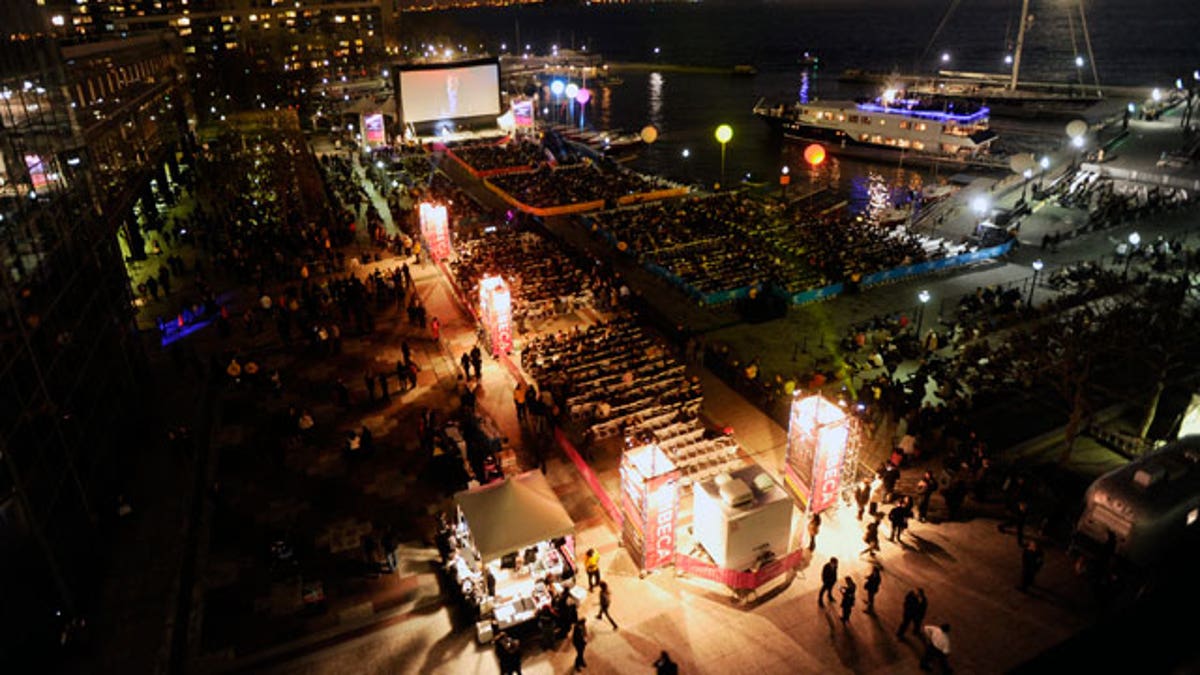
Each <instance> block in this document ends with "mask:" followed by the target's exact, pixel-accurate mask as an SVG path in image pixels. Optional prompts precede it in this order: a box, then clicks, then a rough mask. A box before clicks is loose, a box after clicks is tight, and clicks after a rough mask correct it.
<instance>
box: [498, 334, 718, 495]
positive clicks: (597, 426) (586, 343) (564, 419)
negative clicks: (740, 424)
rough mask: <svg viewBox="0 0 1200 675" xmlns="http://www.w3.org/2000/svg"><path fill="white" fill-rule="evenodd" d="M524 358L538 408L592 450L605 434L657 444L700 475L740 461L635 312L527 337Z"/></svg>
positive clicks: (692, 383)
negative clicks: (709, 425) (537, 392)
mask: <svg viewBox="0 0 1200 675" xmlns="http://www.w3.org/2000/svg"><path fill="white" fill-rule="evenodd" d="M521 362H522V366H523V367H524V368H525V370H526V372H528V373H529V374H530V375H531V376H532V377H533V378H534V381H535V382H536V386H537V387H538V389H540V391H541V395H540V396H541V397H542V400H541V402H540V403H541V405H542V407H544V408H546V409H548V410H550V411H551V412H550V418H551V419H552V420H553V421H556V422H558V423H559V424H561V425H562V426H563V427H565V428H568V429H571V430H572V431H574V432H575V433H577V434H579V436H580V437H581V438H582V448H583V450H584V452H585V453H586V454H588V455H589V456H590V453H591V452H592V451H593V450H595V449H597V448H599V447H600V444H601V443H604V442H606V441H608V440H609V439H619V440H621V441H622V442H623V443H625V444H630V445H634V446H636V445H641V444H646V443H655V444H656V445H658V447H659V448H660V449H661V450H663V452H665V453H666V454H667V456H668V457H670V458H671V459H672V460H673V461H674V462H675V463H676V466H678V467H679V468H680V469H681V470H682V472H683V473H684V475H685V476H688V477H689V478H695V479H698V480H702V479H704V478H706V477H709V476H712V475H715V474H716V473H718V472H720V471H722V470H727V469H730V468H736V466H737V465H738V464H739V462H740V459H739V458H738V457H737V445H736V443H735V442H734V441H733V439H732V438H729V437H727V436H722V435H719V434H715V433H712V432H710V431H709V430H708V429H706V428H705V427H704V425H703V423H702V422H701V421H700V419H699V415H700V405H701V401H702V398H703V394H702V390H701V387H700V383H699V381H698V380H697V379H696V378H690V377H688V376H687V375H686V366H685V364H683V363H682V362H681V361H679V360H678V359H677V358H676V356H675V354H674V353H673V350H672V349H670V348H669V347H668V346H667V345H665V344H664V343H663V342H662V341H661V340H659V339H658V338H656V337H654V336H653V335H652V334H651V333H649V332H648V331H646V330H645V329H644V328H642V326H641V325H640V324H639V323H638V322H636V321H634V320H633V318H632V317H629V316H620V317H618V318H616V319H614V320H612V321H609V322H606V323H603V324H597V325H594V326H589V327H587V328H585V329H579V328H578V327H575V328H573V329H572V330H570V331H563V332H559V333H553V334H550V335H546V336H544V337H541V338H538V339H534V340H531V341H530V342H529V343H528V344H527V345H526V347H525V349H524V350H523V351H522V354H521ZM621 447H624V446H621Z"/></svg>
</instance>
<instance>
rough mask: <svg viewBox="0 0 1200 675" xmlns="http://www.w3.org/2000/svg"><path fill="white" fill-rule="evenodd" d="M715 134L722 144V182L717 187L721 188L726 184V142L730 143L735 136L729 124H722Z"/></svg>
mask: <svg viewBox="0 0 1200 675" xmlns="http://www.w3.org/2000/svg"><path fill="white" fill-rule="evenodd" d="M713 136H715V137H716V139H717V142H718V143H720V144H721V182H720V183H718V184H717V188H718V189H720V187H721V186H723V185H724V184H725V144H726V143H728V142H729V140H730V139H731V138H733V127H731V126H729V125H728V124H722V125H721V126H719V127H717V130H716V132H714V133H713Z"/></svg>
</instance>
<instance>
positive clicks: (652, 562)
mask: <svg viewBox="0 0 1200 675" xmlns="http://www.w3.org/2000/svg"><path fill="white" fill-rule="evenodd" d="M678 512H679V471H678V470H677V469H676V468H675V464H673V463H672V462H671V460H670V458H668V457H667V456H666V454H664V453H663V451H662V450H661V449H659V447H658V446H657V445H644V446H642V447H640V448H634V449H633V450H629V451H628V452H626V453H625V454H624V455H622V456H621V516H622V517H621V538H622V540H623V541H624V543H625V550H626V551H628V552H629V556H630V557H631V558H633V561H634V562H635V563H636V564H637V565H638V567H639V569H641V570H642V571H643V572H649V571H650V570H654V569H657V568H659V567H663V566H664V565H671V564H673V563H674V562H675V515H676V514H677V513H678Z"/></svg>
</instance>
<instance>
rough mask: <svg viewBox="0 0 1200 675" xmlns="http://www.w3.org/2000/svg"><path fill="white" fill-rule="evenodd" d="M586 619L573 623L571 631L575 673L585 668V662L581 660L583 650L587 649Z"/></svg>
mask: <svg viewBox="0 0 1200 675" xmlns="http://www.w3.org/2000/svg"><path fill="white" fill-rule="evenodd" d="M586 624H587V619H580V620H578V621H576V622H575V628H574V629H572V630H571V644H572V645H573V646H574V647H575V672H577V673H578V672H579V671H581V670H583V669H584V668H587V661H586V660H585V659H584V658H583V650H584V649H586V648H587V642H588V640H587V625H586Z"/></svg>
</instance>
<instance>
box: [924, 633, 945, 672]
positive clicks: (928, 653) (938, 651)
mask: <svg viewBox="0 0 1200 675" xmlns="http://www.w3.org/2000/svg"><path fill="white" fill-rule="evenodd" d="M934 661H936V662H937V663H938V665H940V666H941V667H942V672H944V673H948V672H950V624H948V623H944V624H942V625H940V626H925V656H922V657H921V670H933V662H934Z"/></svg>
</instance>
